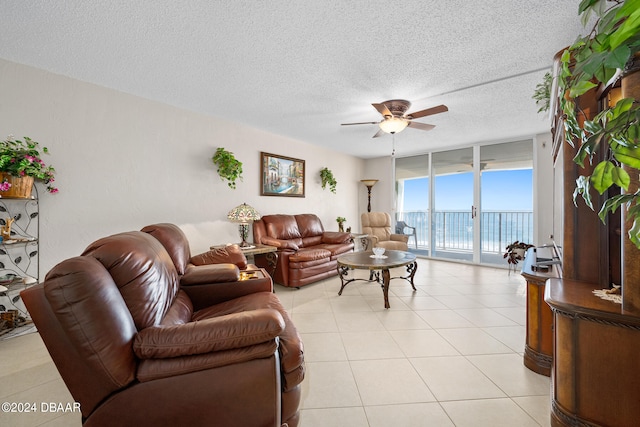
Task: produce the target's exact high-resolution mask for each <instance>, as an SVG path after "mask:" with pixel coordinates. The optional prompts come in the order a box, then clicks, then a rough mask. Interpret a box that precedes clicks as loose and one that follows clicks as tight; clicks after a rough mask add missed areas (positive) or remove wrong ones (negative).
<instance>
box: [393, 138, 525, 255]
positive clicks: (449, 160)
mask: <svg viewBox="0 0 640 427" xmlns="http://www.w3.org/2000/svg"><path fill="white" fill-rule="evenodd" d="M532 166H533V144H532V141H531V140H525V141H517V142H511V143H501V144H493V145H484V146H475V147H469V148H463V149H457V150H450V151H443V152H435V153H430V154H425V155H420V156H413V157H406V158H400V159H396V163H395V170H396V189H397V207H396V208H397V218H396V219H397V220H402V221H404V222H405V223H407V225H409V226H411V227H415V228H416V234H417V239H416V240H417V249H414V248H415V246H414V245H413V244H412V243H413V242H410V245H409V246H410V250H411V251H414V252H416V253H418V254H422V255H426V256H431V257H436V258H445V259H454V260H462V261H468V262H474V263H483V264H496V265H503V264H504V260H503V259H502V254H503V252H504V248H505V246H506V245H507V244H509V243H511V242H513V241H514V240H524V241H527V242H531V241H532V238H533V209H532V206H533V196H532V195H533V190H532V185H533V177H532Z"/></svg>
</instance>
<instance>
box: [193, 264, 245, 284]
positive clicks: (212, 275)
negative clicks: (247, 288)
mask: <svg viewBox="0 0 640 427" xmlns="http://www.w3.org/2000/svg"><path fill="white" fill-rule="evenodd" d="M239 278H240V270H239V269H238V266H237V265H235V264H207V265H193V264H188V265H187V268H186V270H185V272H184V275H183V276H182V277H181V278H180V285H186V286H189V285H202V284H208V283H220V282H235V281H237V280H238V279H239Z"/></svg>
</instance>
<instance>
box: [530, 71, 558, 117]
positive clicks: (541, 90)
mask: <svg viewBox="0 0 640 427" xmlns="http://www.w3.org/2000/svg"><path fill="white" fill-rule="evenodd" d="M552 82H553V76H552V75H551V73H546V74H545V75H544V77H543V80H542V83H538V84H537V85H536V90H535V91H534V92H533V96H532V98H533V99H534V100H535V101H536V105H537V106H538V107H539V108H538V113H543V112H545V111H549V106H550V104H551V84H552Z"/></svg>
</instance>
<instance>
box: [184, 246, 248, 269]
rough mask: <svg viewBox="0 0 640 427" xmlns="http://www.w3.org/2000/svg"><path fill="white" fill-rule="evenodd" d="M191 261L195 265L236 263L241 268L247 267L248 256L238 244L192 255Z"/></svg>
mask: <svg viewBox="0 0 640 427" xmlns="http://www.w3.org/2000/svg"><path fill="white" fill-rule="evenodd" d="M189 261H190V262H191V263H192V264H193V265H208V264H235V265H237V266H238V268H239V269H240V270H244V269H245V268H247V257H246V256H245V254H244V253H243V252H242V249H240V246H238V245H227V246H224V247H221V248H216V249H212V250H210V251H207V252H204V253H201V254H198V255H194V256H192V257H191V259H190V260H189Z"/></svg>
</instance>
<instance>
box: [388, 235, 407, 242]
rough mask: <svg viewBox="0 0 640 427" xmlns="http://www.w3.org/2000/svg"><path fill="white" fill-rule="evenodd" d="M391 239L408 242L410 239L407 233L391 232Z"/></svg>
mask: <svg viewBox="0 0 640 427" xmlns="http://www.w3.org/2000/svg"><path fill="white" fill-rule="evenodd" d="M389 240H393V241H394V242H404V243H407V242H408V241H409V236H408V235H406V234H391V235H390V236H389Z"/></svg>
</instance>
